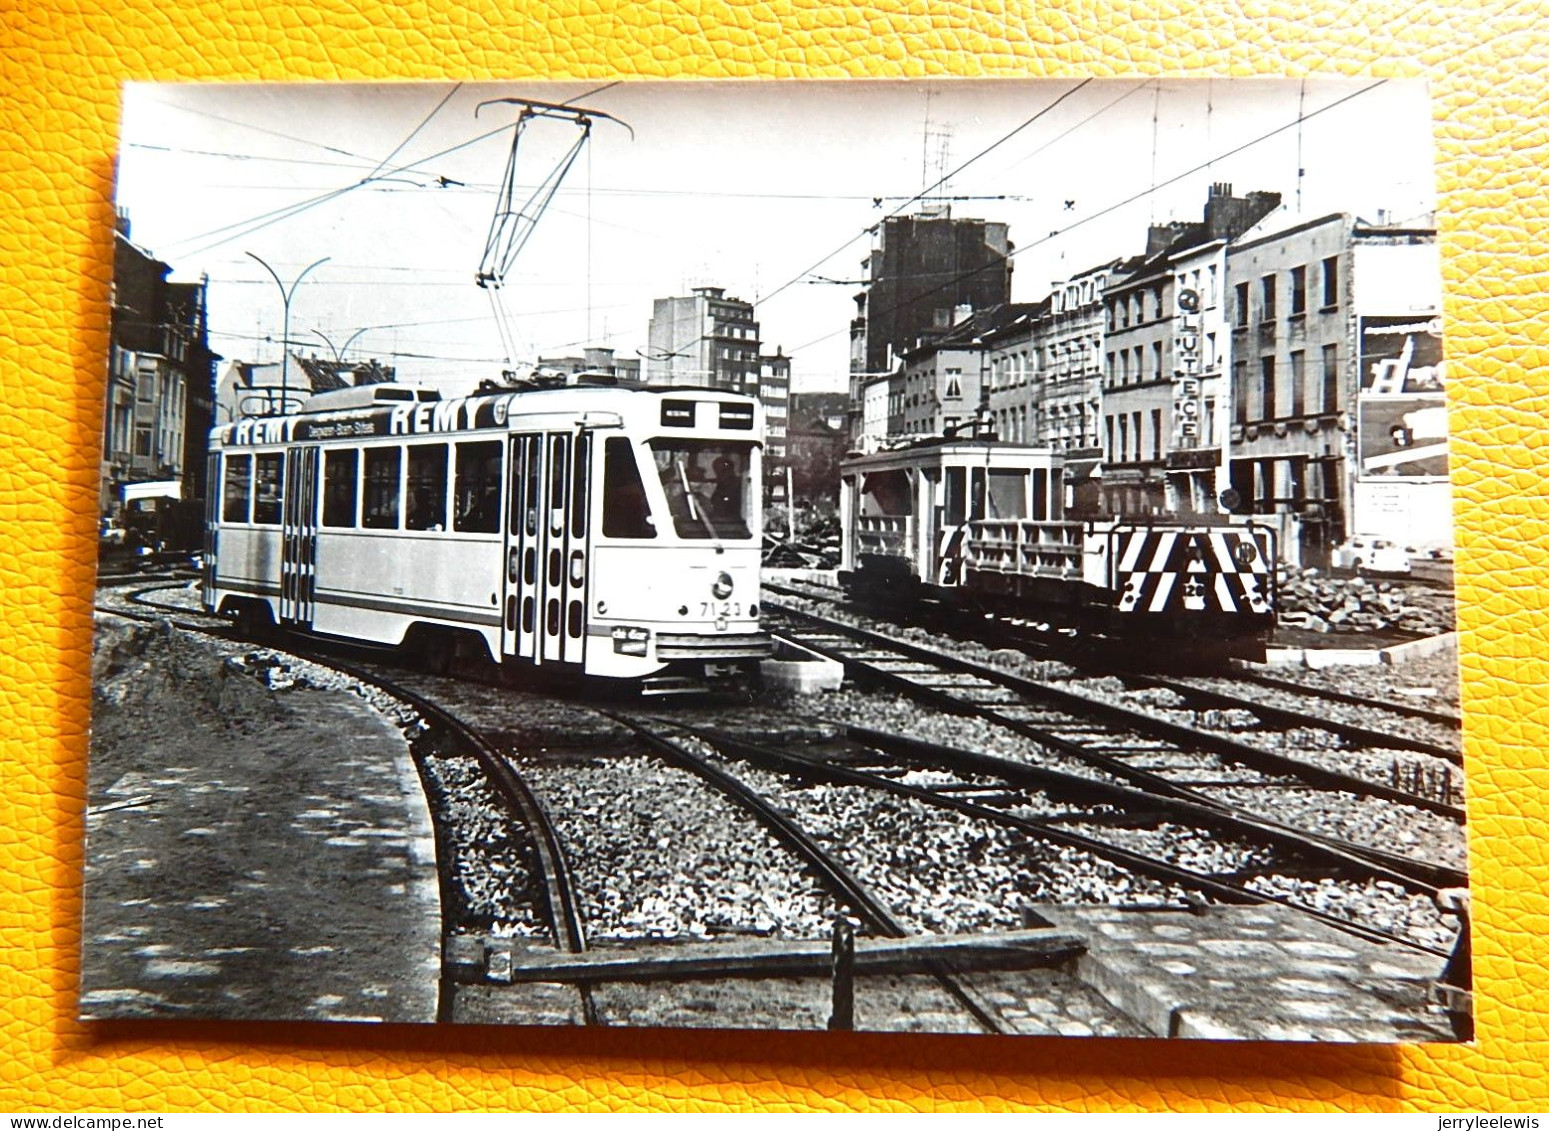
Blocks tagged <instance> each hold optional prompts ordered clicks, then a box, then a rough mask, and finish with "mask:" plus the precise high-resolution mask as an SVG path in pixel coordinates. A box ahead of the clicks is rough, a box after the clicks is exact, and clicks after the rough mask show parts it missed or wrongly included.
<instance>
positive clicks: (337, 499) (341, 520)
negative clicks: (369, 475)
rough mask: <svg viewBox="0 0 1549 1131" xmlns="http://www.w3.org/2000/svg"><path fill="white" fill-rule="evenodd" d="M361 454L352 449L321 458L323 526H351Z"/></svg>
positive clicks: (353, 516)
mask: <svg viewBox="0 0 1549 1131" xmlns="http://www.w3.org/2000/svg"><path fill="white" fill-rule="evenodd" d="M359 467H360V453H359V452H358V451H355V450H354V449H353V448H351V449H350V450H349V451H343V452H327V453H325V454H324V456H323V525H324V526H354V525H355V495H356V492H357V490H358V489H359V478H360V476H359V471H358V469H359Z"/></svg>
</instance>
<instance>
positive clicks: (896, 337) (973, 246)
mask: <svg viewBox="0 0 1549 1131" xmlns="http://www.w3.org/2000/svg"><path fill="white" fill-rule="evenodd" d="M1011 250H1012V248H1011V241H1010V239H1009V238H1008V229H1007V226H1006V225H1005V224H1002V223H996V222H993V221H987V220H974V219H953V217H952V213H951V209H950V208H947V207H944V206H938V207H936V208H933V209H927V210H922V211H921V212H920V213H918V214H917V215H914V216H892V217H889V218H888V219H886V220H884V221H883V222H882V223H881V225H880V226H879V227H878V228H877V242H876V244H875V246H873V248H872V250H871V254H870V255H869V256H868V257H867V258H866V260H865V261H864V263H863V265H862V266H863V269H864V273H865V274H864V278H865V289H864V290H863V291H862V292H861V293H860V294H858V295H856V296H855V302H856V317H855V319H854V320H853V321H852V322H851V323H850V374H851V376H850V413H851V415H850V432H851V437H852V439H856V438H858V437H859V435H860V426H861V409H862V404H863V397H862V387H863V385H864V384H865V383H866V382H867V381H868V380H870V379H871V378H873V377H877V376H880V375H882V374H888V373H892V372H893V371H894V370H895V369H896V364H895V361H896V357H897V355H899V354H901V353H902V352H903V350H904V349H905V348H918V346H919V345H920V344H924V343H926V342H928V341H929V340H930V339H932V338H935V337H940V336H942V335H944V334H947V333H949V332H950V331H951V330H952V329H953V326H954V324H955V323H956V321H957V311H958V310H960V309H962V308H965V307H966V308H967V309H968V310H970V311H978V310H985V309H988V308H989V307H992V306H998V305H1001V304H1004V303H1006V302H1009V301H1010V298H1011V258H1010V256H1011Z"/></svg>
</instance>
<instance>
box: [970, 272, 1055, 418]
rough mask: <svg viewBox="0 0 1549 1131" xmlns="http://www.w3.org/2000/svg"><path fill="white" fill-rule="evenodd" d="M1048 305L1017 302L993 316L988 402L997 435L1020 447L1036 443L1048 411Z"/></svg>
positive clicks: (987, 349) (987, 348)
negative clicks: (1044, 348) (1041, 358)
mask: <svg viewBox="0 0 1549 1131" xmlns="http://www.w3.org/2000/svg"><path fill="white" fill-rule="evenodd" d="M1047 313H1048V303H1047V302H1043V303H1036V304H1033V305H1018V304H1011V305H1008V306H1005V307H1001V308H999V309H998V310H996V311H994V312H992V313H991V314H990V315H988V317H989V318H990V319H991V320H992V321H993V323H994V324H993V326H992V327H991V328H990V329H989V330H988V331H987V332H986V333H985V334H984V337H983V342H984V353H985V360H986V371H985V400H986V407H987V408H988V409H989V413H990V422H991V424H992V425H993V426H994V428H995V435H996V436H997V437H998V438H999V439H1002V440H1005V441H1008V442H1010V443H1017V444H1033V443H1037V440H1036V439H1034V436H1035V434H1036V429H1037V418H1038V413H1039V412H1040V411H1041V409H1042V407H1043V400H1042V388H1041V379H1042V376H1043V375H1042V373H1041V371H1040V369H1039V365H1038V353H1039V347H1040V345H1041V344H1042V335H1041V327H1042V325H1043V322H1044V316H1045V315H1047Z"/></svg>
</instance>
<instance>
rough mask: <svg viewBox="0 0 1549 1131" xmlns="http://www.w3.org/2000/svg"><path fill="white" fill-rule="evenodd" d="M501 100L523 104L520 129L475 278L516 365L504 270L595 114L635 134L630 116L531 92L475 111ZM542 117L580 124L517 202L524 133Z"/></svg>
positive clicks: (577, 149)
mask: <svg viewBox="0 0 1549 1131" xmlns="http://www.w3.org/2000/svg"><path fill="white" fill-rule="evenodd" d="M497 104H505V105H512V106H519V107H521V113H520V114H519V115H518V116H517V119H516V132H515V133H514V134H513V135H512V137H511V153H510V155H509V156H508V157H507V158H506V171H505V176H504V177H503V178H502V179H501V185H500V195H499V199H498V200H497V201H496V204H495V217H494V219H493V221H491V223H490V228H489V237H488V238H487V239H486V240H485V244H484V255H483V257H482V258H481V259H480V260H479V270H478V273H477V274H476V275H475V276H474V281H475V282H476V283H478V285H479V286H480V287H482V288H483V289H484V290H485V291H486V292H487V293H488V294H489V296H490V307H491V309H492V310H493V312H494V315H495V326H496V329H497V330H498V331H499V333H500V341H501V346H502V348H503V349H504V350H505V354H506V359H507V361H508V362H510V363H511V365H512V366H513V368H514V367H515V364H516V335H515V332H514V330H513V327H512V320H511V315H510V312H509V311H508V310H507V309H506V306H505V303H504V301H503V299H502V296H501V294H500V289H501V286H502V285H503V284H504V283H505V280H506V276H507V275H509V274H510V271H511V266H512V264H514V263H515V262H516V257H517V256H518V255H520V254H521V251H522V248H523V247H525V246H526V244H527V240H528V239H529V238H530V237H531V236H532V233H533V229H534V228H535V227H537V224H538V220H539V218H540V217H542V215H543V213H544V210H545V209H547V208H548V206H549V201H551V200H552V199H553V198H554V194H555V192H557V191H558V190H559V186H560V182H561V181H563V180H564V179H565V175H566V174H567V173H568V172H569V171H570V167H571V166H572V165H574V164H575V160H576V158H577V157H578V156H580V154H581V150H582V149H583V148H584V147H585V145H586V142H587V140H588V139H589V138H590V137H591V132H592V122H593V121H594V120H597V119H601V120H604V121H609V122H615V123H617V124H618V125H621V126H623V127H624V128H625V129H626V130H629V136H630V138H631V139H633V138H634V136H635V131H634V130H633V129H632V128H631V127H630V126H629V124H628V123H627V122H623V121H621V120H620V119H618V118H615V117H614V116H613V115H611V114H605V113H603V112H602V111H600V110H588V109H586V108H584V107H580V106H568V105H565V104H563V103H554V102H536V101H534V100H532V99H530V98H492V99H489V100H488V101H485V102H481V103H479V105H478V106H477V107H476V108H475V109H474V112H473V114H474V117H475V118H477V117H478V116H479V112H480V111H482V110H483V109H484V107H486V106H493V105H497ZM539 119H554V120H558V121H561V122H568V123H570V124H571V125H572V126H574V127H575V130H576V137H575V142H574V144H572V145H571V146H570V149H569V150H568V151H567V152H566V153H564V154H563V155H562V156H561V157H560V158H559V160H558V161H556V162H555V163H554V165H553V167H552V168H551V169H550V170H549V172H548V175H547V176H545V177H544V178H543V179H542V180H541V181H540V182H539V183H538V185H537V187H536V188H534V189H533V190H532V192H531V194H530V195H529V196H528V197H527V198H526V200H525V201H524V202H523V203H521V204H520V205H518V203H517V185H516V170H517V153H518V151H519V149H520V147H521V143H522V135H523V134H524V133H525V132H526V131H527V129H528V127H529V126H531V125H532V123H533V122H535V121H538V120H539Z"/></svg>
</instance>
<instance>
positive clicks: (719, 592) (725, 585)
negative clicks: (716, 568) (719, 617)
mask: <svg viewBox="0 0 1549 1131" xmlns="http://www.w3.org/2000/svg"><path fill="white" fill-rule="evenodd" d="M736 587H737V586H736V583H735V582H734V581H732V579H731V574H729V573H727V572H726V571H725V570H722V571H721V573H720V576H718V577H717V578H716V579H715V584H714V585H712V586H710V594H711V596H713V597H714V598H715V599H716V600H717V601H724V600H726V598H728V597H730V596H731V592H732V590H733V589H735V588H736Z"/></svg>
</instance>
